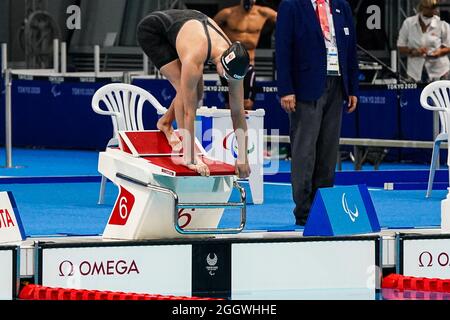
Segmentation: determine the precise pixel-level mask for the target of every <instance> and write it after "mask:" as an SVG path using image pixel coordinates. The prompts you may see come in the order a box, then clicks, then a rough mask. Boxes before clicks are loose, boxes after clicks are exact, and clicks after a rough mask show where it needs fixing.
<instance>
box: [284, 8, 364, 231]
mask: <svg viewBox="0 0 450 320" xmlns="http://www.w3.org/2000/svg"><path fill="white" fill-rule="evenodd" d="M276 62H277V68H278V70H277V71H278V78H277V82H278V95H279V96H280V98H281V106H282V107H283V109H284V110H285V111H286V112H288V113H289V118H290V137H291V149H292V168H291V172H292V173H291V180H292V191H293V198H294V202H295V205H296V206H295V209H294V216H295V219H296V224H297V225H300V226H304V225H305V224H306V221H307V218H308V216H309V212H310V209H311V206H312V202H313V199H314V197H315V194H316V191H317V190H318V189H319V188H326V187H332V186H333V185H334V176H335V168H336V162H337V154H338V150H339V136H340V131H341V120H342V110H343V109H344V101H347V103H346V107H345V108H346V110H347V112H349V113H350V112H353V111H354V110H355V109H356V106H357V103H358V98H357V97H356V95H357V91H358V72H359V71H358V61H357V49H356V32H355V26H354V23H353V16H352V11H351V9H350V6H349V4H348V3H347V1H345V0H284V1H283V2H281V4H280V7H279V9H278V19H277V26H276Z"/></svg>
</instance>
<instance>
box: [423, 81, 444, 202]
mask: <svg viewBox="0 0 450 320" xmlns="http://www.w3.org/2000/svg"><path fill="white" fill-rule="evenodd" d="M449 90H450V81H448V80H442V81H436V82H433V83H430V84H429V85H427V86H426V87H425V88H424V89H423V91H422V94H421V95H420V104H421V105H422V107H423V108H425V109H428V110H431V111H437V112H439V119H440V127H441V132H440V133H439V135H438V136H437V137H436V139H434V146H433V155H432V157H431V165H430V175H429V178H428V188H427V194H426V197H427V198H428V197H430V195H431V191H432V189H433V181H434V175H435V171H436V165H437V160H438V159H439V149H440V146H441V143H442V142H443V141H448V129H449V123H450V122H449V115H450V98H449V95H450V92H449ZM430 102H432V104H430ZM449 161H450V159H448V160H447V163H448V162H449Z"/></svg>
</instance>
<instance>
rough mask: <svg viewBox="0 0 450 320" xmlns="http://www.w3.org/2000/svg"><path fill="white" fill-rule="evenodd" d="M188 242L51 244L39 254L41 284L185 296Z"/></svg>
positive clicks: (188, 279)
mask: <svg viewBox="0 0 450 320" xmlns="http://www.w3.org/2000/svg"><path fill="white" fill-rule="evenodd" d="M191 251H192V248H191V246H189V245H170V246H166V245H152V246H113V245H109V246H103V247H102V246H101V244H100V245H98V244H96V247H80V245H78V247H70V246H62V247H60V248H50V247H47V248H46V247H45V246H42V251H41V254H40V259H41V265H42V269H41V271H42V274H41V277H40V279H41V280H40V282H41V284H42V285H44V286H48V287H58V288H70V289H88V290H104V291H120V292H135V293H148V294H153V293H154V294H165V295H179V296H186V295H190V294H191V265H192V262H191V256H192V254H191Z"/></svg>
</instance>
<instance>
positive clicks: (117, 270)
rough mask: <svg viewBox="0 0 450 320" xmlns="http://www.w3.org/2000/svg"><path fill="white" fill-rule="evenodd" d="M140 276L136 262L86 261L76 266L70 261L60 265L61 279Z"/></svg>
mask: <svg viewBox="0 0 450 320" xmlns="http://www.w3.org/2000/svg"><path fill="white" fill-rule="evenodd" d="M132 273H134V274H139V273H140V271H139V268H138V265H137V263H136V261H135V260H132V261H131V262H130V261H126V260H107V261H88V260H84V261H82V262H81V263H80V264H75V263H73V262H72V261H70V260H65V261H62V262H61V263H60V264H59V276H60V277H73V276H75V275H81V276H117V275H119V276H123V275H129V274H132Z"/></svg>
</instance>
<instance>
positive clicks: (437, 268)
mask: <svg viewBox="0 0 450 320" xmlns="http://www.w3.org/2000/svg"><path fill="white" fill-rule="evenodd" d="M399 249H400V250H399V258H400V259H399V270H398V271H399V273H400V274H403V275H405V276H409V277H423V278H438V279H450V235H437V236H428V237H427V236H412V235H411V236H408V235H400V236H399Z"/></svg>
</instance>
